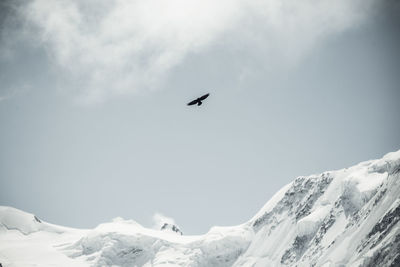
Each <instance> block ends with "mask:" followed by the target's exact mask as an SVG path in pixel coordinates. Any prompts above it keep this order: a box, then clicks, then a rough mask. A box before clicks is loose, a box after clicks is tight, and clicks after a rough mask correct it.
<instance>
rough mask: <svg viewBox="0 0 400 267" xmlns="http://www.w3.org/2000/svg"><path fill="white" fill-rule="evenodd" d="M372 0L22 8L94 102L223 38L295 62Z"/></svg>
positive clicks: (157, 75) (162, 73)
mask: <svg viewBox="0 0 400 267" xmlns="http://www.w3.org/2000/svg"><path fill="white" fill-rule="evenodd" d="M372 1H373V0H367V1H365V0H364V1H361V0H336V1H331V0H319V1H315V0H302V1H286V0H283V1H282V0H247V1H245V0H220V1H212V0H203V1H196V0H168V1H166V0H134V1H130V0H114V1H110V0H96V1H94V0H89V1H79V0H59V1H53V0H31V1H30V2H28V4H26V5H24V6H23V8H22V9H21V15H22V17H23V18H24V19H25V20H26V21H27V22H28V23H27V25H30V28H29V30H30V32H31V33H32V38H33V40H35V42H39V43H40V44H41V45H43V46H45V47H46V48H47V49H48V51H49V53H50V54H51V55H52V57H53V58H54V61H55V64H57V66H59V68H60V71H61V72H63V73H65V75H66V76H68V77H69V78H68V79H71V80H72V81H74V84H77V87H78V89H79V95H80V99H81V100H82V101H84V102H86V103H93V102H102V101H104V100H105V99H107V98H108V97H112V96H116V95H124V94H129V93H134V92H138V91H140V90H149V89H154V88H157V87H158V86H159V85H160V84H161V82H162V81H163V80H164V79H165V77H166V76H167V75H168V73H169V72H170V71H171V70H172V69H173V68H174V67H176V66H177V65H179V64H181V63H182V62H183V61H184V59H185V58H186V57H188V55H190V54H191V53H201V52H204V51H206V50H207V49H210V48H212V46H213V45H215V44H216V43H218V42H219V41H221V40H222V39H224V40H229V41H226V43H224V45H226V48H227V49H230V47H231V46H236V49H237V47H238V46H242V47H246V48H253V49H258V50H259V51H260V53H261V54H263V55H264V56H266V57H268V56H270V55H271V56H272V55H276V54H279V55H280V59H282V61H284V62H289V63H293V62H297V61H299V60H301V58H302V57H303V56H304V55H305V54H307V53H308V51H309V50H310V49H311V48H313V47H314V46H315V45H316V44H318V43H319V42H321V41H323V40H324V39H325V38H326V36H329V35H332V34H334V33H338V32H342V31H345V30H347V29H349V28H351V27H354V26H355V25H358V24H359V23H360V22H361V21H362V20H363V18H364V17H365V16H366V15H367V13H368V12H367V10H368V5H369V4H370V3H371V2H372ZM239 48H240V47H239Z"/></svg>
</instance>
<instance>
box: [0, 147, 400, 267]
mask: <svg viewBox="0 0 400 267" xmlns="http://www.w3.org/2000/svg"><path fill="white" fill-rule="evenodd" d="M399 221H400V151H397V152H393V153H389V154H387V155H386V156H384V157H383V158H382V159H379V160H371V161H367V162H362V163H360V164H358V165H356V166H353V167H351V168H346V169H342V170H337V171H328V172H324V173H322V174H319V175H311V176H308V177H305V176H300V177H297V178H296V179H295V180H294V181H293V182H292V183H290V184H288V185H286V186H285V187H283V188H282V189H281V190H280V191H279V192H278V193H276V194H275V196H273V197H272V199H271V200H270V201H268V202H267V203H266V204H265V206H264V207H263V208H262V209H261V210H260V211H259V212H258V213H257V214H256V216H254V217H253V218H252V219H250V220H249V221H248V222H246V223H244V224H242V225H238V226H232V227H213V228H211V229H210V231H209V232H208V233H206V234H204V235H200V236H185V235H181V232H180V230H179V229H178V228H177V227H176V226H174V225H164V227H163V230H162V231H161V230H153V229H148V228H145V227H143V226H141V225H139V224H138V223H136V222H135V221H132V220H124V219H122V218H116V219H114V220H113V221H112V222H110V223H104V224H100V225H99V226H98V227H96V228H95V229H90V230H89V229H88V230H81V229H72V228H67V227H61V226H57V225H53V224H49V223H46V222H44V221H41V220H40V218H37V217H36V216H34V215H33V214H29V213H25V212H23V211H20V210H17V209H14V208H11V207H0V263H1V264H2V266H7V267H9V266H262V267H265V266H324V267H329V266H400V223H399Z"/></svg>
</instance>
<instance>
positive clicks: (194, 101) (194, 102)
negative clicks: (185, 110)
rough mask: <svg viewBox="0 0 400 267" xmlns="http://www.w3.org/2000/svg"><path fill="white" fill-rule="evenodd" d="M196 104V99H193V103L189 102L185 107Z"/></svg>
mask: <svg viewBox="0 0 400 267" xmlns="http://www.w3.org/2000/svg"><path fill="white" fill-rule="evenodd" d="M197 102H198V99H195V100H193V101H191V102H189V103H188V104H187V105H188V106H191V105H196V104H197Z"/></svg>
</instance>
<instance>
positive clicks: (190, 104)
mask: <svg viewBox="0 0 400 267" xmlns="http://www.w3.org/2000/svg"><path fill="white" fill-rule="evenodd" d="M209 95H210V94H205V95H203V96H201V97H199V98H197V99H195V100H193V101H191V102H189V103H188V104H187V105H188V106H192V105H196V104H197V105H198V106H201V104H203V102H202V101H203V100H205V99H206V98H207V97H208V96H209Z"/></svg>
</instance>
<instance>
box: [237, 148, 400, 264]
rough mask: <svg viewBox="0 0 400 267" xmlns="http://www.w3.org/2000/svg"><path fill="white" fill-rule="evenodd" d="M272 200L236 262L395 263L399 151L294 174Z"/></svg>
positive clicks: (399, 256) (399, 244) (399, 241)
mask: <svg viewBox="0 0 400 267" xmlns="http://www.w3.org/2000/svg"><path fill="white" fill-rule="evenodd" d="M271 201H272V203H269V202H268V203H267V204H266V205H265V206H264V208H263V209H262V210H261V211H260V212H259V213H258V214H257V215H256V216H255V217H254V218H253V219H252V220H250V222H249V224H251V226H252V229H253V231H254V233H255V236H254V238H253V240H252V242H251V244H250V246H249V248H248V249H247V250H246V252H245V253H243V254H242V255H241V256H240V258H239V259H238V260H237V261H236V263H235V265H236V266H279V265H288V266H337V265H351V266H372V265H376V264H377V263H378V265H379V266H400V224H399V219H400V213H399V212H400V206H399V204H400V151H398V152H395V153H389V154H387V155H386V156H385V157H384V158H382V159H380V160H375V161H368V162H363V163H360V164H358V165H356V166H354V167H351V168H348V169H343V170H339V171H332V172H324V173H322V174H320V175H313V176H309V177H298V178H296V179H295V180H294V181H293V182H292V183H291V184H289V185H288V186H286V187H285V188H284V189H283V190H281V192H279V193H278V194H277V195H276V196H275V197H274V198H273V199H272V200H271Z"/></svg>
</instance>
